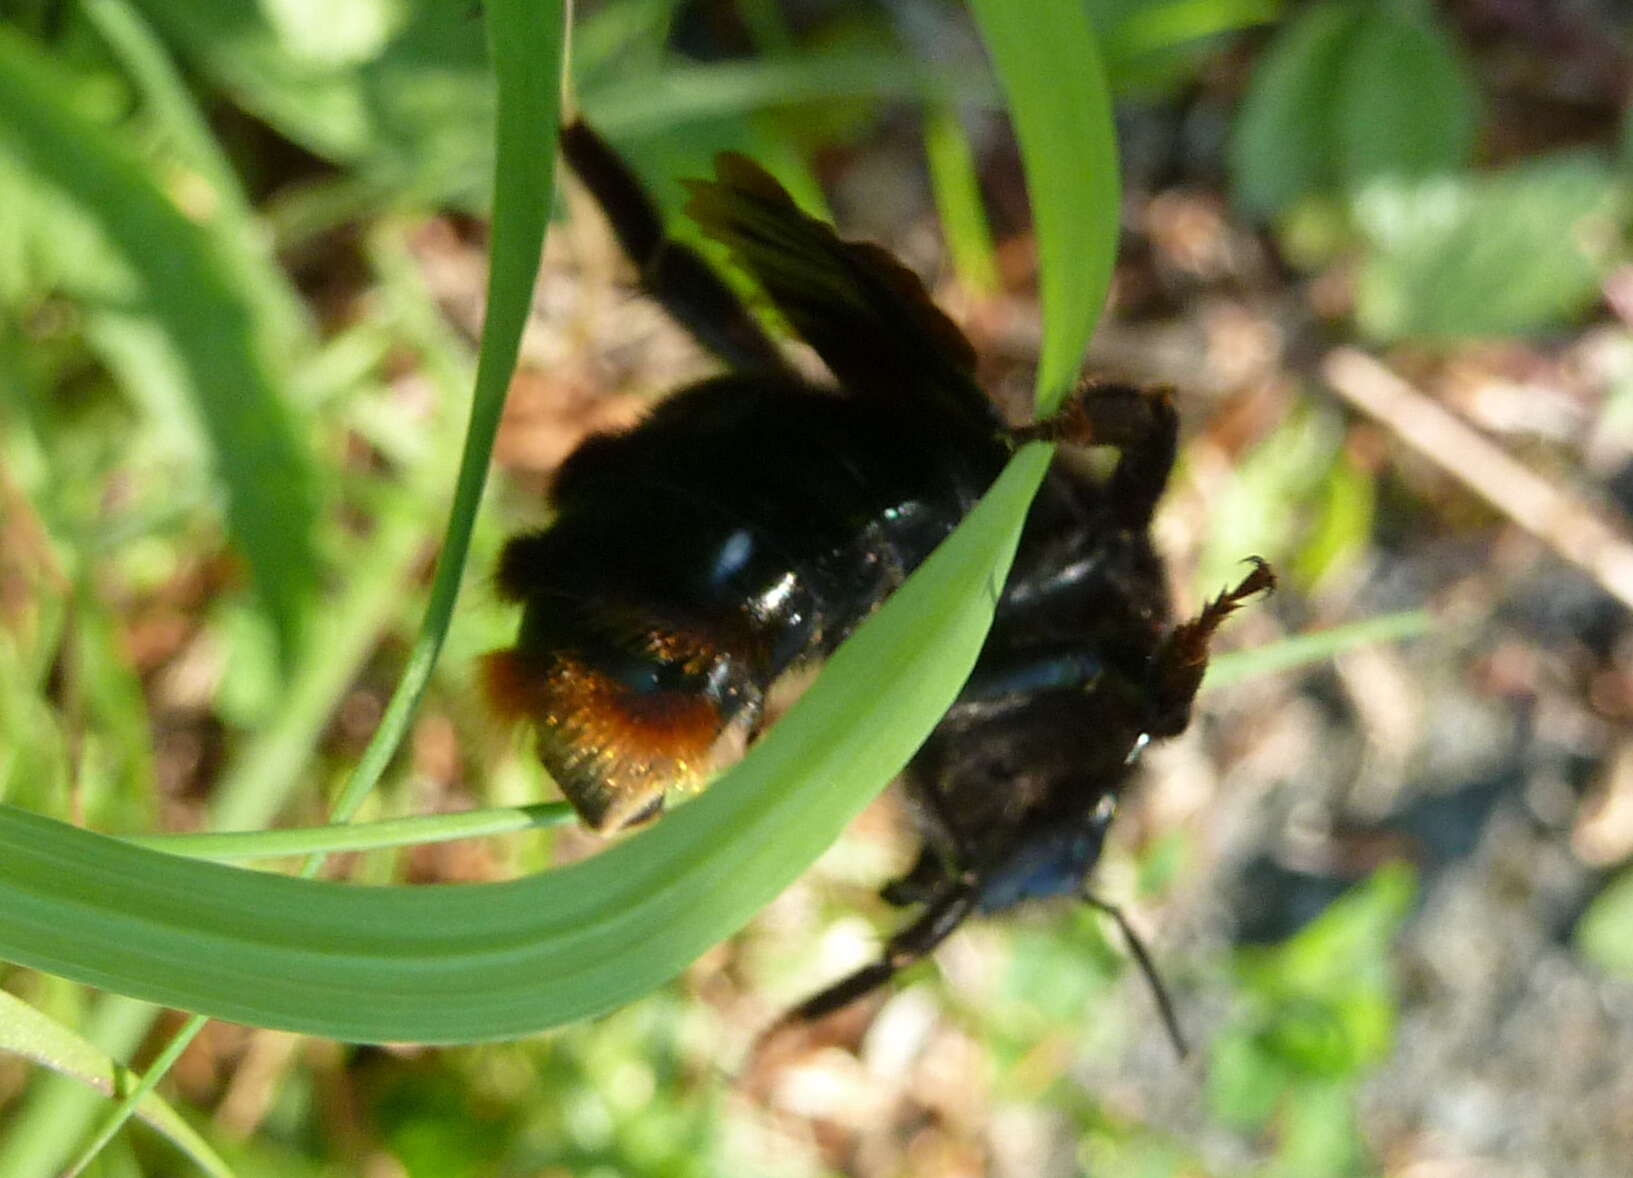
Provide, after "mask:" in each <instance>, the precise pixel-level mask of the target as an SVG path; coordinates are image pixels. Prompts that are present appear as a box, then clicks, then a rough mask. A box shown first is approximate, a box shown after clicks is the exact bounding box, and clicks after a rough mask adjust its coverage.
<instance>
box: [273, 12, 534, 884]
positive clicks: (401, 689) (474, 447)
mask: <svg viewBox="0 0 1633 1178" xmlns="http://www.w3.org/2000/svg"><path fill="white" fill-rule="evenodd" d="M562 7H563V6H562V5H561V4H559V3H549V4H543V5H539V4H535V3H531V2H530V0H489V3H488V5H487V7H486V18H487V22H488V35H489V39H490V41H491V44H492V48H493V68H494V75H495V83H496V86H497V89H498V115H497V136H498V141H497V145H496V155H495V162H494V196H493V223H492V230H491V232H492V238H491V244H490V247H489V250H488V258H489V266H488V297H487V316H486V318H485V319H484V320H483V324H482V342H481V345H480V347H479V350H478V353H477V363H476V392H475V395H474V397H473V398H472V401H471V417H470V424H469V426H468V427H467V429H466V433H465V449H464V452H463V454H462V455H461V457H460V464H459V475H458V478H457V480H456V482H455V485H454V502H453V507H452V509H451V510H450V512H449V517H448V530H447V533H446V536H445V537H444V539H443V544H442V554H441V556H440V557H439V558H438V560H437V571H436V575H435V577H434V578H433V580H432V583H431V597H430V601H429V603H428V604H427V606H426V610H425V619H424V621H423V622H422V623H421V625H420V632H419V636H418V638H416V639H415V642H414V647H413V650H412V651H411V652H410V653H409V657H408V663H407V665H406V666H405V667H404V669H403V676H402V679H401V680H400V681H399V682H398V684H397V688H396V690H395V691H394V692H393V693H392V696H391V702H390V703H389V704H388V705H387V707H386V712H385V715H384V716H383V717H382V718H381V721H380V726H379V728H378V729H376V731H375V734H374V738H373V739H372V740H370V741H369V745H368V748H367V749H365V750H364V752H363V757H362V760H361V761H360V762H359V763H358V766H357V769H356V770H355V771H354V772H353V773H352V775H351V777H350V779H348V781H347V782H346V785H345V788H344V789H342V791H341V793H340V796H339V797H338V798H337V799H335V803H334V806H333V809H332V816H333V817H334V818H335V820H336V821H340V822H344V821H346V820H347V819H349V818H350V817H351V816H352V815H353V814H354V813H356V812H357V807H358V806H359V805H361V804H362V802H363V799H364V798H366V797H367V796H368V794H369V791H370V790H372V789H373V788H374V786H375V784H376V783H377V782H378V781H379V780H380V775H381V774H382V773H384V772H385V768H386V765H387V763H388V762H389V761H390V760H391V757H392V754H393V753H395V752H396V751H397V746H398V745H399V744H400V743H401V742H402V738H403V735H404V734H405V733H406V732H407V731H408V725H409V723H410V722H411V721H412V719H413V716H414V711H415V709H416V708H418V706H419V702H420V697H421V696H422V695H423V694H424V693H425V686H426V684H427V683H429V682H430V679H431V670H432V668H433V667H434V666H435V665H436V661H437V655H438V654H440V653H441V651H442V643H443V640H444V638H445V637H446V636H447V633H448V624H449V622H450V621H451V620H452V619H453V613H454V602H455V601H456V600H457V599H458V597H459V588H460V583H461V581H462V579H463V576H464V572H465V560H466V557H467V556H468V555H469V553H470V547H471V532H472V529H473V528H474V526H475V522H476V511H477V508H478V507H479V506H480V505H481V502H482V487H483V484H484V483H485V482H486V480H487V473H488V460H489V456H490V455H491V454H492V452H493V439H494V435H495V434H496V433H497V432H498V429H499V415H500V412H501V411H502V410H503V409H504V405H505V392H506V390H507V389H508V388H509V387H510V378H511V374H512V373H513V372H514V371H515V369H516V356H517V353H518V351H519V349H520V347H521V339H522V328H523V327H524V326H525V325H526V323H527V317H528V313H529V311H530V309H531V307H532V305H533V283H534V280H535V279H536V278H537V277H538V272H539V256H540V252H541V250H542V249H543V246H544V230H545V226H546V224H548V222H549V218H550V208H551V199H552V196H553V193H554V183H555V163H556V126H557V123H558V122H559V120H560V99H561V89H560V78H561V61H562V49H563V41H564V37H565V34H566V26H565V23H564V22H565V15H564V13H563V11H562ZM319 862H320V860H319V859H318V858H316V857H314V858H313V859H311V860H309V861H308V863H307V865H306V869H305V870H306V873H307V874H311V873H312V872H314V871H316V869H317V866H318V863H319Z"/></svg>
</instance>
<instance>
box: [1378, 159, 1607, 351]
mask: <svg viewBox="0 0 1633 1178" xmlns="http://www.w3.org/2000/svg"><path fill="white" fill-rule="evenodd" d="M1629 212H1630V204H1629V198H1628V193H1627V190H1626V188H1625V186H1623V185H1621V184H1619V183H1617V180H1616V176H1615V173H1614V172H1613V170H1612V169H1611V168H1610V166H1609V165H1608V164H1607V163H1606V162H1605V161H1604V160H1603V159H1602V158H1600V157H1599V156H1597V155H1594V154H1590V153H1585V152H1571V153H1565V154H1559V155H1554V156H1547V157H1543V158H1540V159H1535V160H1528V161H1526V162H1525V163H1523V164H1519V165H1516V166H1514V167H1511V168H1508V169H1506V170H1504V171H1502V172H1498V173H1494V174H1490V175H1481V176H1467V175H1465V176H1457V177H1438V178H1434V179H1427V180H1419V181H1416V182H1395V181H1379V182H1377V183H1375V184H1373V185H1371V186H1369V187H1368V188H1367V189H1366V190H1365V191H1363V192H1362V193H1361V194H1360V196H1358V197H1357V198H1356V200H1355V201H1354V204H1353V213H1354V218H1355V221H1356V224H1357V225H1358V226H1359V228H1360V230H1361V232H1362V233H1363V234H1364V235H1365V239H1366V243H1367V252H1366V253H1365V255H1364V258H1363V261H1362V265H1361V270H1360V273H1359V275H1358V276H1357V279H1356V291H1355V302H1356V318H1357V320H1358V321H1359V323H1360V326H1361V328H1362V330H1364V331H1365V332H1366V333H1367V334H1369V335H1371V336H1372V337H1373V338H1374V339H1378V340H1386V341H1387V340H1398V339H1426V340H1432V339H1448V338H1458V337H1465V336H1478V335H1508V334H1515V333H1523V332H1527V331H1537V330H1542V329H1546V328H1550V327H1556V326H1559V325H1561V324H1563V323H1566V322H1569V321H1570V320H1571V319H1572V318H1573V317H1574V316H1576V315H1579V314H1581V313H1582V312H1583V311H1584V310H1586V309H1587V308H1588V307H1589V306H1591V305H1592V304H1593V302H1594V301H1595V300H1596V299H1597V298H1598V297H1599V286H1600V282H1601V281H1602V279H1603V278H1604V276H1605V274H1607V273H1608V272H1609V270H1610V269H1611V267H1613V266H1614V265H1616V264H1617V262H1618V261H1620V259H1621V258H1622V257H1624V256H1625V253H1626V249H1625V246H1624V244H1623V241H1622V235H1623V231H1624V229H1625V227H1626V225H1627V220H1628V215H1629Z"/></svg>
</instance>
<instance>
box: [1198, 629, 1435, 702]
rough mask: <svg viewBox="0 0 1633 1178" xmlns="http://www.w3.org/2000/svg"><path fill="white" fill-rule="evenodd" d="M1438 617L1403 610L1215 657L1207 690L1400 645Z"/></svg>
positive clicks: (1204, 684) (1425, 630) (1210, 668)
mask: <svg viewBox="0 0 1633 1178" xmlns="http://www.w3.org/2000/svg"><path fill="white" fill-rule="evenodd" d="M1434 627H1435V620H1434V615H1432V614H1430V613H1429V612H1428V611H1426V610H1421V609H1414V610H1403V611H1402V612H1400V613H1393V614H1380V615H1379V616H1378V617H1375V618H1367V619H1365V620H1363V621H1359V622H1350V623H1348V624H1347V625H1343V626H1334V627H1333V628H1332V629H1330V630H1316V631H1314V632H1312V633H1307V634H1297V635H1294V636H1293V637H1292V638H1283V639H1282V640H1281V641H1280V642H1272V643H1270V644H1269V645H1268V646H1259V647H1255V648H1254V649H1252V650H1233V651H1229V652H1227V653H1225V654H1221V655H1215V656H1214V657H1213V658H1212V659H1210V660H1209V663H1208V671H1207V675H1206V677H1204V679H1203V680H1202V686H1203V688H1204V689H1206V690H1209V691H1212V690H1214V689H1216V688H1220V687H1229V686H1230V685H1231V684H1233V683H1240V682H1241V681H1242V680H1244V679H1252V678H1254V677H1255V676H1258V675H1269V674H1272V673H1274V672H1276V671H1286V670H1290V669H1292V668H1294V667H1305V666H1309V665H1311V664H1312V663H1324V662H1327V661H1329V660H1330V659H1332V658H1334V657H1336V656H1338V655H1341V654H1343V653H1344V652H1345V651H1346V650H1353V649H1354V648H1355V647H1357V646H1371V645H1374V644H1375V643H1380V642H1399V641H1401V640H1402V639H1405V638H1416V637H1418V636H1420V635H1422V634H1428V633H1430V632H1431V631H1433V630H1434Z"/></svg>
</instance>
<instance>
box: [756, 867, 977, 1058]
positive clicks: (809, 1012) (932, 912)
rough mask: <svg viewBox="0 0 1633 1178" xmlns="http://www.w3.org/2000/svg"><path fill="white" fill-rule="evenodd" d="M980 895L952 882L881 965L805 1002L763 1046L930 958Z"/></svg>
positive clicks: (897, 938)
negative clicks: (923, 959) (780, 1034)
mask: <svg viewBox="0 0 1633 1178" xmlns="http://www.w3.org/2000/svg"><path fill="white" fill-rule="evenodd" d="M978 894H979V893H978V891H977V886H976V883H975V881H974V880H968V879H961V880H955V881H951V882H949V883H947V884H946V885H945V886H944V888H943V890H942V891H941V893H940V894H939V895H938V896H936V897H935V899H933V900H932V901H931V902H930V903H929V904H928V905H927V906H926V907H925V909H924V911H923V912H921V913H919V915H918V916H917V917H916V918H915V919H914V920H913V922H912V923H911V924H909V925H908V926H907V927H906V928H904V929H902V930H901V931H900V932H898V933H896V934H895V935H894V936H893V937H891V938H890V940H888V941H886V942H885V947H884V952H882V953H881V954H880V955H879V959H878V960H877V961H874V962H871V963H869V964H867V965H864V966H863V967H862V968H861V969H859V970H857V971H856V972H855V973H853V974H851V975H850V976H849V977H845V978H841V979H840V980H839V981H837V982H835V983H834V984H833V985H831V986H829V987H828V988H827V989H825V990H822V991H819V992H818V993H816V994H813V995H812V996H811V997H809V998H807V999H806V1000H805V1001H804V1002H801V1003H800V1004H799V1005H798V1006H796V1007H794V1009H792V1010H790V1011H789V1012H788V1013H787V1014H785V1015H783V1016H782V1017H781V1018H779V1019H778V1020H777V1021H776V1022H774V1023H772V1024H771V1026H770V1027H768V1028H767V1029H766V1030H765V1031H764V1032H763V1033H762V1034H761V1036H760V1041H761V1043H765V1042H767V1041H769V1040H770V1039H771V1038H772V1037H773V1036H775V1035H777V1034H778V1033H780V1032H782V1031H784V1030H787V1029H789V1028H792V1027H796V1026H799V1025H801V1024H804V1023H813V1022H816V1021H817V1020H818V1019H820V1018H822V1017H824V1016H825V1015H829V1014H832V1013H833V1012H834V1011H836V1010H838V1009H840V1008H841V1007H844V1006H849V1005H850V1004H851V1003H852V1002H855V1001H856V1000H857V999H858V998H860V997H862V995H864V994H868V993H871V992H872V991H873V990H876V989H878V988H879V987H880V986H882V985H884V984H885V983H886V982H888V981H889V980H890V979H891V978H893V977H895V976H896V974H897V973H898V972H900V971H901V970H903V969H906V968H907V967H908V966H909V965H912V964H913V963H914V962H915V961H918V960H919V959H920V958H922V957H925V956H927V955H928V954H929V953H930V952H931V951H932V950H933V949H935V947H936V946H937V945H939V944H941V942H943V941H945V940H946V939H947V937H948V936H949V935H950V934H951V933H952V931H953V930H954V929H956V928H957V927H958V926H959V925H961V924H963V923H964V920H965V918H966V917H968V916H969V915H970V913H972V912H973V911H975V903H976V898H977V896H978Z"/></svg>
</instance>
